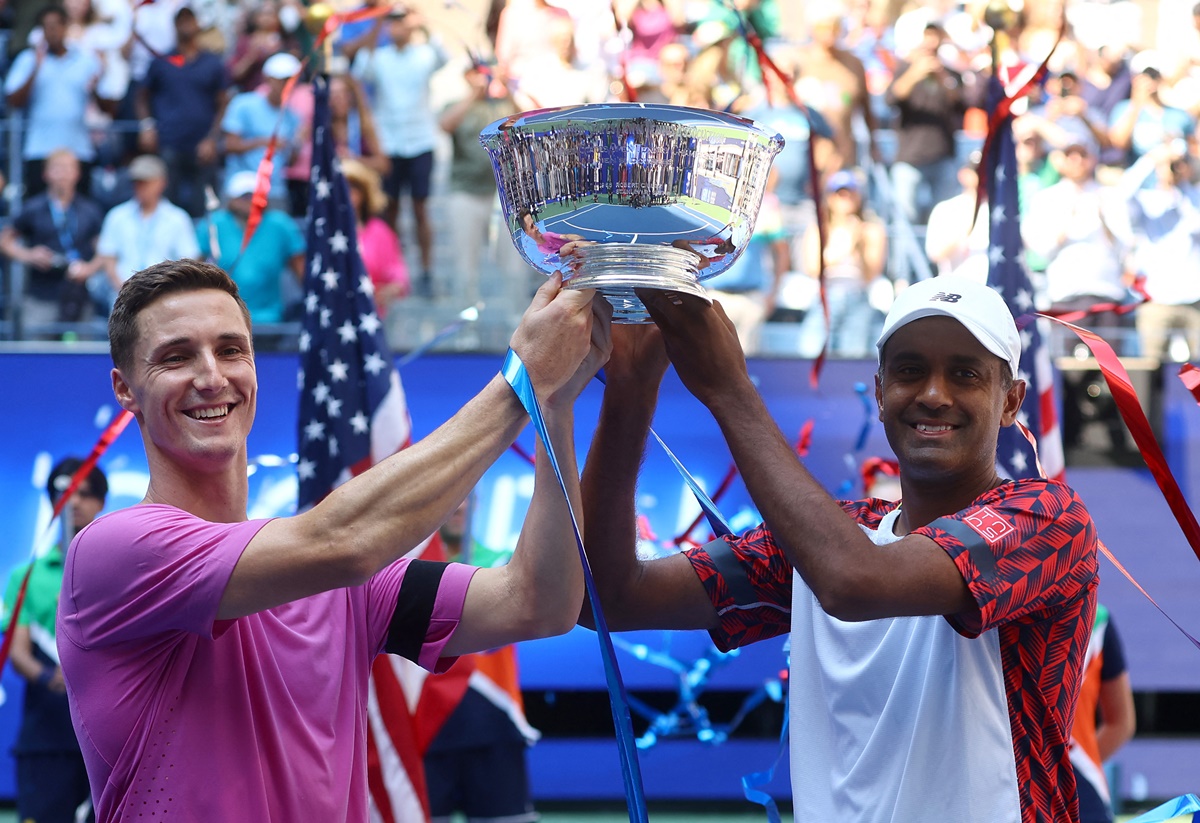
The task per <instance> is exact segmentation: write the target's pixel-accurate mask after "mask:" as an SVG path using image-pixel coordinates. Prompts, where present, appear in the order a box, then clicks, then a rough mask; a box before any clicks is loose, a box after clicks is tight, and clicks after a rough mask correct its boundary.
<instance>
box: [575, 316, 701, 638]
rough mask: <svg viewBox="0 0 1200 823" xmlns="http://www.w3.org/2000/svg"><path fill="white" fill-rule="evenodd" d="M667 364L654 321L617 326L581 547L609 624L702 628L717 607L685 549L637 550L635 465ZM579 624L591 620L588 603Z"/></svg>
mask: <svg viewBox="0 0 1200 823" xmlns="http://www.w3.org/2000/svg"><path fill="white" fill-rule="evenodd" d="M666 366H667V356H666V351H665V350H664V348H663V344H662V340H661V338H660V336H659V332H658V329H656V328H655V327H654V326H649V325H647V326H633V325H626V326H614V327H613V353H612V357H611V358H610V359H609V363H608V366H607V367H606V368H605V381H606V385H605V389H604V401H603V403H602V405H601V408H600V419H599V421H598V423H597V425H596V432H595V434H594V435H593V437H592V445H591V448H590V449H589V451H588V456H587V463H586V465H585V466H584V470H583V510H584V520H585V522H586V524H587V530H586V533H585V535H584V546H585V547H586V549H587V555H588V562H589V564H590V566H591V569H592V575H593V577H594V578H595V581H596V589H597V592H598V594H599V595H600V602H601V606H602V607H603V609H604V614H605V618H606V620H607V622H608V625H609V627H610V628H612V629H615V630H628V629H648V628H663V629H697V628H711V627H714V626H716V624H717V614H716V611H715V610H714V609H713V607H712V603H711V601H710V600H709V599H708V595H707V594H706V593H705V591H704V587H703V585H702V584H701V583H700V579H699V578H698V577H697V576H696V573H695V571H694V570H693V569H692V564H691V563H690V562H689V561H688V559H687V558H686V557H684V556H683V555H673V556H671V557H667V558H663V559H660V560H653V561H641V560H639V559H638V557H637V554H636V547H637V525H636V516H637V512H636V507H635V492H636V490H637V476H638V470H639V468H640V467H641V463H642V455H643V453H644V451H645V447H646V438H647V436H648V434H649V431H650V422H651V420H652V419H653V417H654V409H655V406H656V405H657V403H658V390H659V386H660V384H661V383H662V378H663V373H664V372H665V370H666ZM579 623H580V625H583V626H588V627H589V628H591V627H594V621H593V617H592V609H591V606H590V605H589V604H587V603H584V604H583V608H582V610H581V611H580V614H579Z"/></svg>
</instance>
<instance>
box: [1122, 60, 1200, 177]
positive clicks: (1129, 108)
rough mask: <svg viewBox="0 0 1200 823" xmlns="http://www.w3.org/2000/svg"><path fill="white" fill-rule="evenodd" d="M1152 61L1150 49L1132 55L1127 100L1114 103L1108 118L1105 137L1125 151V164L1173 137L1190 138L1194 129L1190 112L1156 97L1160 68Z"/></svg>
mask: <svg viewBox="0 0 1200 823" xmlns="http://www.w3.org/2000/svg"><path fill="white" fill-rule="evenodd" d="M1156 61H1157V55H1155V54H1154V53H1153V52H1141V53H1140V54H1138V55H1137V57H1135V58H1134V60H1133V62H1132V63H1131V71H1132V72H1133V75H1134V76H1133V81H1132V83H1133V85H1132V87H1131V90H1130V93H1129V99H1128V100H1123V101H1121V102H1120V103H1117V105H1116V106H1115V107H1113V111H1112V115H1111V117H1110V121H1109V131H1108V136H1109V139H1110V140H1111V141H1112V144H1113V146H1114V147H1115V148H1118V149H1122V150H1123V151H1124V152H1125V155H1126V164H1127V165H1128V164H1132V163H1134V162H1135V161H1136V160H1137V159H1138V158H1139V157H1141V156H1142V155H1143V154H1145V153H1146V152H1148V151H1150V150H1151V149H1153V148H1154V147H1155V146H1158V145H1161V144H1163V143H1165V142H1168V141H1170V140H1173V139H1175V138H1183V139H1185V140H1190V139H1191V137H1192V135H1193V134H1194V133H1195V131H1196V122H1195V120H1193V119H1192V116H1191V115H1190V114H1188V113H1187V112H1186V111H1183V110H1182V109H1177V108H1174V107H1172V106H1167V105H1164V104H1163V101H1162V98H1161V97H1160V96H1159V91H1160V89H1161V87H1162V79H1163V78H1162V69H1161V68H1160V67H1159V66H1158V64H1157V62H1156Z"/></svg>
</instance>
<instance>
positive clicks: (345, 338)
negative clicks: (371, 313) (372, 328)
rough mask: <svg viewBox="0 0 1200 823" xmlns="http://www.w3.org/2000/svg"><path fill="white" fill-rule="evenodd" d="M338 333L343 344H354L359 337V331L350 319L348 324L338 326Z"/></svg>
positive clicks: (347, 321)
mask: <svg viewBox="0 0 1200 823" xmlns="http://www.w3.org/2000/svg"><path fill="white" fill-rule="evenodd" d="M337 332H338V337H340V338H341V339H342V342H343V343H353V342H354V338H355V337H357V336H358V330H357V329H355V328H354V324H353V323H351V322H350V320H349V319H348V318H347V320H346V322H344V323H342V325H340V326H338V330H337Z"/></svg>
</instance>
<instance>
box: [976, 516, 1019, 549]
mask: <svg viewBox="0 0 1200 823" xmlns="http://www.w3.org/2000/svg"><path fill="white" fill-rule="evenodd" d="M963 522H964V523H966V524H967V525H968V526H970V527H971V528H972V529H974V530H975V531H976V532H977V533H978V534H979V536H980V537H982V538H983V539H984V540H986V541H987V542H988V545H991V546H994V545H996V544H997V543H999V542H1000V541H1001V540H1003V539H1004V538H1006V537H1008V536H1009V535H1010V534H1012V533H1013V532H1015V531H1016V530H1017V528H1016V526H1014V525H1013V524H1012V523H1009V522H1008V521H1007V520H1005V519H1004V518H1003V517H1001V516H1000V515H998V514H996V512H995V511H993V510H992V508H991V507H990V506H984V507H983V508H981V509H979V510H978V511H975V512H971V513H970V514H968V515H967V516H966V517H964V518H963Z"/></svg>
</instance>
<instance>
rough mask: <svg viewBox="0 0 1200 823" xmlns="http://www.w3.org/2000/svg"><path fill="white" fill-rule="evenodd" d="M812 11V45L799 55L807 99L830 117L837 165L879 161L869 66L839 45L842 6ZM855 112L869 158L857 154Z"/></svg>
mask: <svg viewBox="0 0 1200 823" xmlns="http://www.w3.org/2000/svg"><path fill="white" fill-rule="evenodd" d="M812 11H813V14H814V16H813V19H811V20H810V22H809V26H810V29H811V34H812V45H811V46H809V47H808V48H807V49H805V51H804V52H803V54H802V55H801V58H800V66H801V77H800V88H801V90H802V91H803V94H804V99H805V100H809V101H811V102H812V103H813V104H814V105H815V106H816V107H817V108H819V109H820V110H821V113H822V114H824V115H825V117H826V118H827V119H828V120H829V125H830V126H832V128H833V141H834V145H835V146H836V147H837V154H838V158H839V163H838V166H840V167H844V168H850V167H853V166H857V165H865V164H866V162H867V161H868V159H870V160H878V159H879V150H878V147H877V146H876V145H875V130H876V128H877V123H876V122H875V113H874V112H873V111H872V109H871V97H870V93H869V92H868V91H867V75H866V69H865V68H864V67H863V64H862V61H861V60H859V59H858V58H857V57H855V56H854V55H853V54H851V53H850V52H849V51H847V50H846V49H843V48H841V46H839V45H838V44H839V40H840V38H841V35H842V17H841V9H840V8H839V7H837V6H835V5H832V4H826V5H822V6H821V7H820V8H818V9H813V10H812ZM856 114H858V115H861V117H862V120H863V124H864V125H865V126H866V128H867V134H866V135H865V138H866V141H867V147H868V150H869V154H870V157H869V158H860V157H859V156H858V146H857V142H856V139H855V134H854V116H855V115H856Z"/></svg>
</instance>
